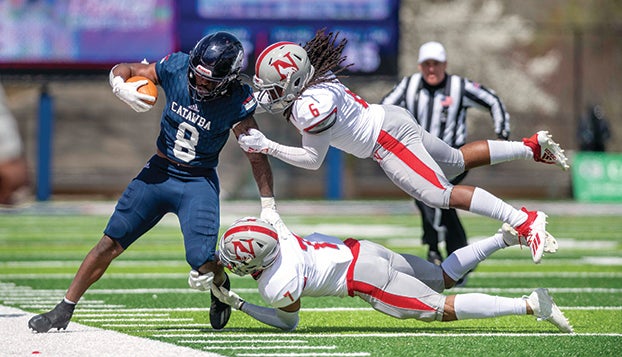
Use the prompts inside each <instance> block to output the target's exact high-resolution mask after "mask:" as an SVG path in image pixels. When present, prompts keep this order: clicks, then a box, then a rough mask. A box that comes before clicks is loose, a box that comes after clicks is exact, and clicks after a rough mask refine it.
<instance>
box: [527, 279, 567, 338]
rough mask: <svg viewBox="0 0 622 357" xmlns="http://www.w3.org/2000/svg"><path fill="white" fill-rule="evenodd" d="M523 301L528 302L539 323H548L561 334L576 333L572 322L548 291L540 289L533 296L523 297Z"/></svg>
mask: <svg viewBox="0 0 622 357" xmlns="http://www.w3.org/2000/svg"><path fill="white" fill-rule="evenodd" d="M523 299H525V300H527V303H528V304H529V306H530V307H531V309H532V310H533V314H534V316H536V317H537V318H538V321H543V320H544V321H548V322H550V323H552V324H553V325H555V326H557V328H558V329H559V330H560V331H561V332H565V333H574V330H573V329H572V326H570V322H568V319H567V318H566V316H564V313H563V312H561V310H560V309H559V307H557V305H556V304H555V302H554V301H553V298H552V297H551V296H550V295H549V291H548V289H544V288H538V289H536V290H534V292H532V293H531V295H529V296H523Z"/></svg>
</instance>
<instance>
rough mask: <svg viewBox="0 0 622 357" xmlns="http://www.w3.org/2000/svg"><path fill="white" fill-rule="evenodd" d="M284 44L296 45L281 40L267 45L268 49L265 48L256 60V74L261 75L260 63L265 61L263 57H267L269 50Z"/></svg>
mask: <svg viewBox="0 0 622 357" xmlns="http://www.w3.org/2000/svg"><path fill="white" fill-rule="evenodd" d="M283 45H295V43H293V42H287V41H281V42H277V43H274V44H272V45H270V46H268V47H266V49H265V50H263V51H262V52H261V53H260V54H259V57H258V58H257V61H256V62H255V75H257V76H259V64H260V63H261V62H262V61H263V58H264V57H266V55H267V54H268V52H270V51H272V50H273V49H274V48H276V47H279V46H283Z"/></svg>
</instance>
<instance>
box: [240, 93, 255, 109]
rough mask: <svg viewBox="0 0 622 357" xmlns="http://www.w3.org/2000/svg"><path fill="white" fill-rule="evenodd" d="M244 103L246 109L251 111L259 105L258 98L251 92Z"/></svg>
mask: <svg viewBox="0 0 622 357" xmlns="http://www.w3.org/2000/svg"><path fill="white" fill-rule="evenodd" d="M242 105H244V109H246V110H247V111H249V110H251V109H253V107H254V106H256V105H257V100H256V99H255V96H253V95H252V94H251V95H249V96H248V98H246V100H245V101H244V102H243V103H242Z"/></svg>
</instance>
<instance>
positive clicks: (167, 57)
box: [160, 53, 171, 64]
mask: <svg viewBox="0 0 622 357" xmlns="http://www.w3.org/2000/svg"><path fill="white" fill-rule="evenodd" d="M169 57H171V54H170V53H169V54H168V55H166V56H164V58H162V59H161V60H160V64H162V63H164V62H166V61H168V59H169Z"/></svg>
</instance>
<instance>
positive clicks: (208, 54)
mask: <svg viewBox="0 0 622 357" xmlns="http://www.w3.org/2000/svg"><path fill="white" fill-rule="evenodd" d="M243 58H244V48H243V47H242V43H241V42H240V40H238V39H237V37H235V36H233V35H232V34H230V33H228V32H216V33H213V34H211V35H207V36H205V37H203V38H202V39H201V40H200V41H199V42H197V44H196V45H195V46H194V48H193V49H192V52H190V64H189V66H188V89H189V91H190V96H191V97H192V98H193V99H194V100H196V101H207V100H211V99H214V98H216V97H218V96H221V95H225V94H226V93H227V91H228V90H229V88H230V86H231V84H232V83H234V82H235V81H236V80H237V79H238V76H239V74H240V68H241V67H242V59H243Z"/></svg>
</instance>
